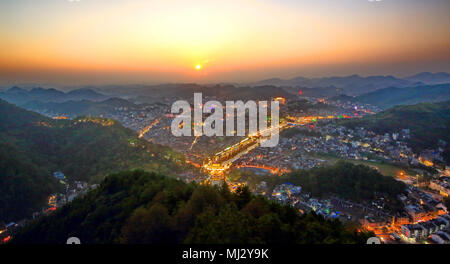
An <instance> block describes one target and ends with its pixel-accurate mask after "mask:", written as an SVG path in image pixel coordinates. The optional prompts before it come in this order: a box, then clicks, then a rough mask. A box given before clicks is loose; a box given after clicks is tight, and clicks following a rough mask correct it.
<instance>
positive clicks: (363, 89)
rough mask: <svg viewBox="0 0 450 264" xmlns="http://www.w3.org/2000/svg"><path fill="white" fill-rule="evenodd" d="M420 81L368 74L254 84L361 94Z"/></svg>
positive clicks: (269, 81)
mask: <svg viewBox="0 0 450 264" xmlns="http://www.w3.org/2000/svg"><path fill="white" fill-rule="evenodd" d="M417 84H419V83H417V82H415V81H412V80H405V79H400V78H396V77H394V76H390V75H388V76H368V77H362V76H359V75H350V76H344V77H323V78H304V77H296V78H293V79H288V80H283V79H278V78H274V79H268V80H263V81H259V82H256V83H253V84H252V85H274V86H281V87H301V88H326V87H333V88H335V89H342V90H343V92H344V93H346V94H348V95H360V94H363V93H367V92H371V91H374V90H377V89H382V88H386V87H392V86H394V87H407V86H413V85H417Z"/></svg>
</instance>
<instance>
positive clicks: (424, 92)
mask: <svg viewBox="0 0 450 264" xmlns="http://www.w3.org/2000/svg"><path fill="white" fill-rule="evenodd" d="M356 100H358V101H359V102H362V103H367V104H373V105H378V106H380V107H384V108H388V107H391V106H394V105H410V104H417V103H422V102H440V101H446V100H450V83H448V84H438V85H426V86H416V87H408V88H397V87H390V88H385V89H380V90H377V91H375V92H371V93H367V94H363V95H360V96H358V97H356Z"/></svg>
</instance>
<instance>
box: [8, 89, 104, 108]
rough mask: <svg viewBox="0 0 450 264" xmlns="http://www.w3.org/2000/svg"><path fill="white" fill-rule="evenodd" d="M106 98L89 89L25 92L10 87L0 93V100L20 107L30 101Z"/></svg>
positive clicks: (33, 90) (24, 90)
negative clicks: (65, 91) (66, 91)
mask: <svg viewBox="0 0 450 264" xmlns="http://www.w3.org/2000/svg"><path fill="white" fill-rule="evenodd" d="M107 98H108V96H105V95H103V94H100V93H97V92H95V91H93V90H90V89H78V90H73V91H70V92H68V93H64V92H62V91H59V90H56V89H53V88H50V89H44V88H40V87H38V88H33V89H31V90H29V91H28V90H26V89H23V88H20V87H16V86H15V87H12V88H10V89H8V90H6V91H4V92H0V99H3V100H5V101H8V102H10V103H12V104H15V105H18V106H22V105H24V104H26V103H28V102H31V101H40V102H66V101H70V100H90V101H100V100H105V99H107Z"/></svg>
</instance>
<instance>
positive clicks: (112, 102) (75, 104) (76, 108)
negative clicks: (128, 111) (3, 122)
mask: <svg viewBox="0 0 450 264" xmlns="http://www.w3.org/2000/svg"><path fill="white" fill-rule="evenodd" d="M22 107H23V108H25V109H28V110H32V111H39V112H48V113H53V114H58V115H67V116H71V117H76V116H83V115H93V116H99V115H106V114H111V113H113V112H114V109H115V108H116V107H127V108H137V105H135V104H133V103H131V102H129V101H127V100H125V99H120V98H110V99H107V100H104V101H100V102H95V101H90V100H80V101H74V100H70V101H67V102H63V103H58V102H41V101H30V102H27V103H26V104H24V105H23V106H22Z"/></svg>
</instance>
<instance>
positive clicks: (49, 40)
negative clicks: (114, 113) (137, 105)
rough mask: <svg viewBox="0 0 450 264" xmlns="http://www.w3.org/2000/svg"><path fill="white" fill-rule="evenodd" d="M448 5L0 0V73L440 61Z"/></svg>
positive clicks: (289, 73) (168, 74) (373, 69)
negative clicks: (198, 66)
mask: <svg viewBox="0 0 450 264" xmlns="http://www.w3.org/2000/svg"><path fill="white" fill-rule="evenodd" d="M449 11H450V1H446V0H428V1H421V0H391V1H388V0H385V1H381V2H369V1H368V0H342V1H334V0H315V1H302V0H297V1H294V0H278V1H275V0H259V1H258V0H239V1H237V0H227V1H215V0H191V1H184V0H153V1H152V0H147V1H144V0H127V1H125V0H80V1H79V2H71V1H69V0H40V1H34V0H11V1H8V0H7V1H1V2H0V36H2V37H1V38H2V40H1V41H0V83H6V84H9V83H20V82H46V83H67V84H72V83H74V84H76V83H91V82H92V83H114V82H131V83H132V82H180V81H197V82H213V81H251V80H257V79H264V78H270V77H285V78H286V77H294V76H298V75H305V76H318V75H332V74H338V75H339V74H352V73H359V74H363V75H364V74H366V75H367V74H413V73H415V72H418V71H426V70H428V71H449V70H450V30H449V29H450V19H449V16H448V14H449V13H450V12H449ZM196 65H201V66H202V67H201V70H196V68H195V67H196Z"/></svg>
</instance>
